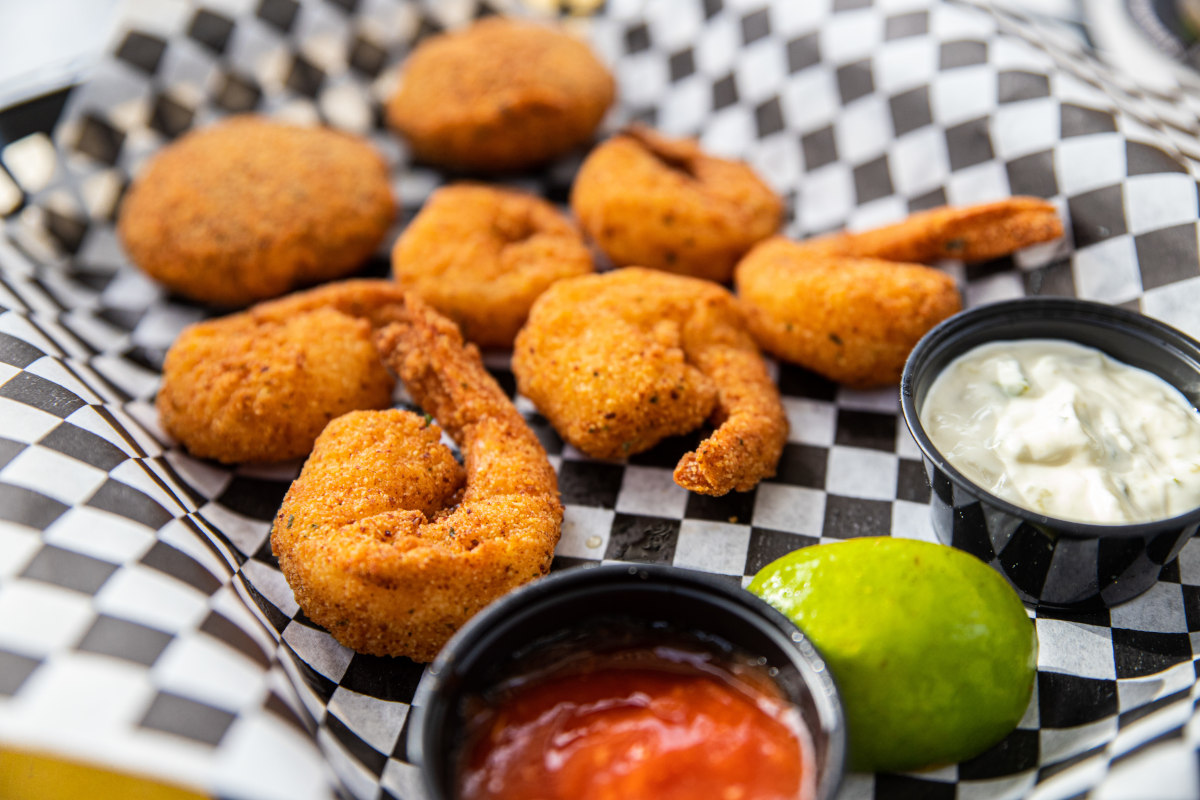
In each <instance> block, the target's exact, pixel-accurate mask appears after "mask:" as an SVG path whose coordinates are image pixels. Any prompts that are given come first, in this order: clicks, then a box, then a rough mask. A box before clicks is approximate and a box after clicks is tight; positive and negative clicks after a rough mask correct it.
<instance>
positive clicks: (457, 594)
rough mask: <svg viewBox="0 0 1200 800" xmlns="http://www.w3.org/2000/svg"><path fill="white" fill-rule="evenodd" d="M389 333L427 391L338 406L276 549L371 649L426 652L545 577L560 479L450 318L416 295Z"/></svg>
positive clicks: (292, 499) (334, 630)
mask: <svg viewBox="0 0 1200 800" xmlns="http://www.w3.org/2000/svg"><path fill="white" fill-rule="evenodd" d="M407 312H408V313H407V318H406V319H405V320H404V321H401V322H399V323H397V324H395V325H391V326H389V327H388V328H386V329H384V331H383V332H382V333H381V334H380V336H379V347H380V350H381V351H382V352H383V353H384V355H385V358H386V360H387V362H388V364H389V365H391V366H392V368H393V369H395V370H396V372H397V374H398V375H399V376H400V378H401V380H403V381H404V384H405V386H406V387H407V388H408V390H409V393H410V394H411V395H412V396H413V398H414V399H415V400H416V402H417V403H418V404H419V405H420V406H421V407H422V408H424V409H425V410H426V411H427V412H428V413H429V414H430V415H432V417H433V418H434V419H436V420H437V421H438V422H439V423H440V424H441V425H442V426H444V427H445V429H446V431H447V433H449V434H450V435H451V436H452V437H453V438H454V439H455V441H457V442H458V443H459V445H460V446H461V447H462V451H463V454H464V456H465V462H466V465H465V470H464V469H463V468H462V467H460V466H459V465H458V464H457V463H456V462H455V460H454V457H453V455H452V454H451V452H450V450H449V449H448V448H447V447H446V446H445V445H443V444H441V443H440V442H439V437H440V435H441V429H440V428H439V427H438V426H437V425H433V424H431V422H430V419H429V417H425V418H422V417H420V416H417V415H416V414H412V413H410V412H406V411H397V410H387V411H359V412H353V413H350V414H347V415H345V416H342V417H339V418H338V419H336V420H334V421H333V422H331V423H330V424H329V426H328V427H327V428H326V429H325V431H324V432H323V433H322V434H321V436H320V438H319V439H318V440H317V444H316V447H315V448H314V450H313V453H312V456H311V457H310V458H309V459H308V461H307V462H306V463H305V465H304V469H303V470H302V471H301V473H300V476H299V477H298V478H297V479H296V481H295V482H294V483H293V484H292V487H291V488H290V489H289V490H288V493H287V495H286V497H284V500H283V505H282V507H281V508H280V510H279V513H278V515H277V516H276V518H275V524H274V527H273V529H272V531H271V546H272V548H273V550H274V552H275V555H276V557H277V558H278V559H279V566H280V569H281V570H282V571H283V574H284V576H285V577H286V578H287V580H288V583H289V584H290V585H291V587H292V590H293V592H294V593H295V596H296V601H297V602H298V603H299V604H300V607H301V608H302V609H303V610H304V613H305V614H307V615H308V616H309V617H310V618H312V619H313V620H315V621H316V622H318V623H319V624H321V625H323V626H325V627H326V628H327V629H328V630H329V632H330V633H331V634H332V635H333V636H334V638H336V639H337V640H338V641H339V642H341V643H342V644H344V645H346V646H347V647H350V648H352V649H354V650H357V651H359V652H362V653H370V654H373V655H394V656H395V655H402V656H408V657H409V658H412V659H414V660H416V661H428V660H430V659H432V658H433V657H434V655H436V654H437V652H438V650H439V649H440V648H441V647H442V645H443V644H445V642H446V640H447V639H449V638H450V636H451V635H452V634H453V633H454V632H455V631H456V630H457V629H458V628H459V627H460V626H461V625H462V624H463V623H464V622H466V621H467V620H468V619H469V618H470V617H471V616H472V615H474V614H475V613H476V612H477V611H479V610H480V609H481V608H483V607H484V606H485V605H487V604H488V603H489V602H491V601H492V600H495V599H496V598H498V597H500V596H501V595H502V594H504V593H506V592H508V591H509V590H511V589H514V588H516V587H517V586H519V585H521V584H523V583H527V582H528V581H530V580H533V579H534V578H537V577H539V576H541V575H545V574H546V573H547V572H548V571H549V569H550V561H551V558H552V556H553V552H554V547H555V545H556V544H557V542H558V538H559V533H560V530H561V526H562V513H563V512H562V505H561V503H560V502H559V499H558V487H557V481H556V478H555V475H554V469H553V467H551V465H550V462H549V460H548V459H547V458H546V453H545V451H544V450H543V449H542V446H541V444H540V442H539V441H538V439H537V437H536V436H535V435H534V433H533V432H532V431H531V430H530V428H529V426H528V425H526V423H525V420H524V419H523V418H522V417H521V415H520V413H519V412H518V411H517V410H516V408H514V407H513V405H512V403H511V402H510V401H509V399H508V397H507V396H506V395H505V394H504V392H503V390H501V389H500V387H499V386H498V385H497V384H496V382H495V380H494V379H493V378H492V377H491V376H490V375H489V374H488V373H487V371H486V370H485V369H484V367H483V364H482V362H481V361H480V358H479V351H478V350H477V349H476V348H475V347H474V345H469V344H464V342H463V340H462V336H461V334H460V333H459V332H458V330H457V329H456V328H455V326H454V324H453V323H451V322H450V321H449V320H447V319H445V318H444V317H441V316H439V315H437V314H436V313H435V312H433V311H432V310H430V309H429V308H428V307H426V306H424V305H423V304H422V303H421V302H420V301H419V300H416V299H415V298H412V299H410V301H409V303H408V304H407Z"/></svg>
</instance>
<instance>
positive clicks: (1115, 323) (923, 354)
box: [900, 298, 1200, 610]
mask: <svg viewBox="0 0 1200 800" xmlns="http://www.w3.org/2000/svg"><path fill="white" fill-rule="evenodd" d="M1015 339H1065V340H1067V341H1071V342H1075V343H1078V344H1081V345H1086V346H1089V347H1094V348H1097V349H1098V350H1102V351H1103V352H1105V353H1107V354H1108V355H1109V356H1111V357H1112V358H1115V359H1117V360H1118V361H1122V362H1124V363H1126V364H1129V365H1130V366H1133V367H1139V368H1141V369H1144V370H1147V371H1149V372H1151V373H1153V374H1155V375H1157V376H1159V377H1160V378H1162V379H1163V380H1165V381H1166V382H1167V383H1169V384H1171V385H1172V386H1174V387H1175V388H1177V389H1179V390H1180V391H1181V392H1183V394H1184V396H1185V397H1187V399H1188V402H1190V403H1191V404H1192V406H1193V407H1200V344H1198V343H1197V342H1196V341H1195V340H1194V339H1192V338H1190V337H1189V336H1187V335H1186V334H1184V333H1182V332H1180V331H1178V330H1176V329H1174V328H1172V327H1170V326H1169V325H1166V324H1164V323H1162V322H1159V321H1157V320H1154V319H1151V318H1149V317H1146V316H1144V315H1142V314H1138V313H1135V312H1132V311H1127V310H1125V309H1122V308H1117V307H1114V306H1108V305H1104V304H1101V303H1093V302H1088V301H1084V300H1074V299H1068V298H1025V299H1021V300H1012V301H1006V302H1002V303H994V304H991V305H985V306H979V307H976V308H973V309H970V310H968V311H964V312H962V313H960V314H957V315H955V316H953V317H950V318H949V319H947V320H946V321H945V322H943V323H941V324H940V325H938V326H937V327H935V328H934V329H933V330H931V331H929V333H927V334H926V335H925V336H924V338H922V339H921V341H920V342H918V343H917V346H916V347H915V348H913V351H912V353H911V354H910V355H909V357H908V362H907V363H906V364H905V366H904V374H903V376H902V378H901V382H900V406H901V409H902V411H903V414H904V421H905V423H906V424H907V425H908V429H909V431H911V432H912V435H913V438H914V439H916V441H917V446H918V447H920V449H921V452H922V454H923V460H924V463H925V470H926V473H927V474H928V477H929V482H930V486H931V487H932V498H931V501H930V504H931V510H932V514H933V528H934V531H935V532H936V533H937V535H938V538H939V539H940V540H941V541H942V542H944V543H946V544H951V545H953V546H955V547H958V548H961V549H963V550H966V551H967V552H969V553H974V554H975V555H976V556H978V557H979V558H981V559H983V560H984V561H986V562H988V563H989V564H991V565H992V566H993V567H994V568H996V569H997V570H999V572H1000V573H1001V574H1002V575H1004V577H1006V578H1007V579H1008V581H1009V582H1010V583H1011V584H1012V585H1013V587H1014V588H1015V589H1016V590H1017V592H1018V594H1019V595H1020V596H1021V599H1022V600H1024V601H1025V602H1026V603H1027V604H1030V605H1036V606H1045V607H1053V608H1069V609H1078V610H1085V609H1095V608H1106V607H1109V606H1113V605H1116V604H1118V603H1123V602H1125V601H1126V600H1129V599H1132V598H1133V597H1136V596H1137V595H1139V594H1141V593H1142V592H1144V591H1146V590H1147V589H1149V588H1150V587H1151V586H1153V585H1154V583H1155V581H1157V580H1158V577H1159V575H1160V573H1161V572H1162V569H1163V567H1164V566H1165V565H1166V564H1169V563H1170V562H1171V561H1172V560H1173V559H1174V558H1175V557H1176V556H1178V555H1179V551H1180V550H1182V549H1183V546H1184V545H1185V544H1187V540H1188V539H1190V538H1191V537H1192V535H1193V534H1194V533H1196V531H1197V529H1198V528H1200V508H1196V509H1193V510H1191V511H1188V512H1186V513H1184V514H1180V515H1178V516H1175V517H1172V518H1169V519H1162V520H1155V521H1153V522H1137V523H1123V524H1114V525H1101V524H1094V523H1086V522H1075V521H1069V520H1062V519H1056V518H1053V517H1049V516H1046V515H1044V514H1040V513H1038V512H1036V511H1030V510H1028V509H1025V508H1021V507H1019V506H1016V505H1014V504H1012V503H1010V502H1008V501H1007V500H1003V499H1001V498H999V497H996V496H995V495H992V494H991V493H989V492H987V491H986V490H984V489H982V488H980V487H979V486H977V485H976V484H975V483H973V482H972V481H971V480H970V479H969V478H967V477H965V476H964V475H963V474H962V473H961V472H959V471H958V470H957V469H955V468H954V466H953V465H952V464H950V463H949V462H948V461H947V460H946V459H945V458H944V457H943V456H942V454H941V453H939V452H938V450H937V448H936V447H934V445H933V442H931V441H930V439H929V436H928V434H926V432H925V429H924V428H923V427H922V425H921V420H920V418H919V413H920V410H921V405H922V404H923V403H924V402H925V396H926V394H927V393H928V390H929V387H930V385H931V384H932V383H933V381H934V379H935V378H936V377H937V376H938V374H939V373H940V372H941V371H942V370H943V369H945V367H946V366H947V365H948V364H949V363H950V362H951V361H952V360H954V359H955V358H957V357H958V356H960V355H962V354H964V353H966V352H967V351H968V350H970V349H971V348H973V347H975V346H977V345H981V344H985V343H987V342H994V341H1001V340H1015Z"/></svg>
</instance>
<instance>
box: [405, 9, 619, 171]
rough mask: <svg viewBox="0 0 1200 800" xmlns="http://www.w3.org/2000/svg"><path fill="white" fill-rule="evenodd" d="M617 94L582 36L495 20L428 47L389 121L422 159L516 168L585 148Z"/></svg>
mask: <svg viewBox="0 0 1200 800" xmlns="http://www.w3.org/2000/svg"><path fill="white" fill-rule="evenodd" d="M614 92H615V89H614V84H613V79H612V75H610V74H609V71H608V69H607V68H606V67H605V66H604V65H603V64H602V63H601V62H600V61H599V59H597V58H596V56H595V55H594V54H593V53H592V51H591V50H590V49H589V48H588V46H587V45H586V44H584V43H583V42H581V41H579V40H578V39H576V38H575V37H573V36H571V35H569V34H567V33H564V32H563V31H561V30H558V29H556V28H552V27H549V26H546V25H540V24H535V23H531V22H519V21H516V20H509V19H503V18H499V17H489V18H486V19H484V20H481V21H479V22H476V23H475V24H474V25H472V26H470V27H469V28H466V29H464V30H461V31H456V32H452V33H446V34H442V35H440V36H435V37H432V38H430V39H428V40H426V41H424V42H422V43H421V44H420V45H419V46H418V47H417V49H416V50H415V51H413V53H412V55H411V56H409V58H408V61H407V62H406V63H405V64H404V67H403V71H402V73H401V76H400V85H399V87H398V89H397V91H396V92H395V94H393V95H392V97H391V98H390V99H389V100H388V104H387V119H388V123H389V124H390V125H391V126H392V127H393V128H395V129H396V130H397V131H399V133H400V134H401V135H402V136H404V138H405V139H406V140H407V141H408V144H409V146H410V147H411V148H412V150H413V152H414V153H415V154H416V156H417V157H418V158H420V159H422V160H424V161H428V162H430V163H433V164H438V165H441V166H446V167H450V168H452V169H459V170H484V171H503V170H516V169H522V168H525V167H529V166H533V165H535V164H539V163H542V162H544V161H548V160H550V159H552V158H554V157H556V156H559V155H562V154H563V153H565V152H567V151H568V150H570V149H572V148H573V147H576V146H578V145H581V144H583V143H584V142H586V141H587V140H588V139H589V138H591V136H592V133H593V131H595V129H596V126H597V125H599V124H600V120H601V119H603V117H604V113H605V112H606V111H607V110H608V107H609V106H610V105H612V101H613V95H614Z"/></svg>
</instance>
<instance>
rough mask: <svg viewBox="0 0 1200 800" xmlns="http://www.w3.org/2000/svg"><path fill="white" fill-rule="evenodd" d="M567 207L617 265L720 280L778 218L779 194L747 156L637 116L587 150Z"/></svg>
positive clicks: (776, 225)
mask: <svg viewBox="0 0 1200 800" xmlns="http://www.w3.org/2000/svg"><path fill="white" fill-rule="evenodd" d="M571 210H572V211H574V212H575V216H576V217H577V218H578V219H579V224H580V225H581V226H582V227H583V230H584V232H585V233H587V234H588V236H590V237H591V238H592V239H593V240H594V241H595V243H596V245H597V246H598V247H599V248H600V249H601V250H603V251H604V254H605V255H607V256H608V257H609V259H611V260H612V262H613V263H614V264H615V265H616V266H618V267H623V266H640V267H652V268H653V269H659V270H664V271H666V272H675V273H678V274H681V275H690V276H692V277H694V278H707V279H708V280H713V281H717V282H720V283H724V282H726V281H728V280H729V278H730V276H732V275H733V268H734V266H735V265H736V264H737V262H738V259H739V258H741V257H742V256H743V255H745V253H746V252H747V251H748V250H749V249H750V248H751V247H752V246H754V244H755V243H757V242H759V241H760V240H762V239H765V238H766V237H768V236H770V235H771V234H773V233H775V231H777V230H778V229H779V226H780V224H781V223H782V220H783V201H782V200H780V199H779V196H778V195H776V194H775V192H773V191H772V190H771V188H770V187H768V186H767V185H766V184H765V183H763V181H762V179H761V178H759V177H758V175H756V174H755V172H754V170H752V169H751V168H750V167H749V166H747V165H746V164H743V163H741V162H739V161H731V160H729V159H724V158H718V157H716V156H712V155H709V154H708V153H705V152H704V151H703V150H701V149H700V146H699V145H698V144H697V143H696V142H695V141H694V140H691V139H671V138H668V137H665V136H662V135H660V134H658V133H656V132H654V131H652V130H650V129H649V128H646V127H643V126H632V127H630V128H627V129H626V130H625V131H623V132H622V133H620V134H618V135H617V136H614V137H613V138H611V139H609V140H608V141H607V142H605V143H604V144H602V145H600V146H599V147H597V148H596V149H595V150H593V151H592V152H591V153H590V154H589V155H588V157H587V159H586V160H585V161H584V162H583V165H582V166H580V168H579V174H578V175H577V176H576V177H575V184H574V186H572V187H571Z"/></svg>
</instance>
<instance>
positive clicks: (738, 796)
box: [458, 647, 813, 800]
mask: <svg viewBox="0 0 1200 800" xmlns="http://www.w3.org/2000/svg"><path fill="white" fill-rule="evenodd" d="M758 673H760V674H757V675H756V674H754V673H753V671H752V670H749V669H747V668H746V667H745V666H744V665H743V666H740V667H739V668H738V669H737V670H727V669H725V668H724V667H720V666H718V665H717V664H716V663H714V662H713V660H712V659H711V657H708V656H700V655H698V654H696V653H690V652H684V651H679V650H675V649H673V648H664V647H656V648H652V649H650V648H648V649H645V650H640V651H637V652H634V653H631V652H629V651H626V652H623V653H621V654H620V655H619V656H617V657H615V658H614V657H612V656H611V655H609V656H607V657H605V658H603V659H594V660H589V661H587V662H585V663H583V664H573V665H571V666H570V667H569V668H564V669H559V670H554V669H552V670H550V671H548V672H543V673H542V674H540V675H538V676H537V677H536V678H532V679H529V680H527V681H524V682H522V683H520V684H518V685H514V686H512V687H511V688H509V689H507V690H506V691H505V692H504V693H503V696H502V697H501V698H500V699H499V702H495V703H491V704H489V707H488V708H486V709H484V710H483V711H481V712H480V713H478V714H476V715H474V717H473V719H472V721H471V724H470V725H469V730H468V734H467V741H468V744H467V747H466V750H465V752H464V756H463V762H462V769H461V770H460V773H459V782H458V797H459V800H534V799H535V798H536V799H537V800H560V799H561V800H676V799H678V800H696V798H714V800H797V798H808V797H811V796H812V791H813V790H812V769H811V768H810V763H811V755H810V752H811V746H810V745H809V744H808V741H809V740H808V736H807V732H806V731H804V730H803V728H802V726H801V723H800V720H799V714H798V713H797V712H796V711H795V710H794V709H792V707H791V706H790V705H789V704H788V702H787V701H786V700H785V699H784V698H783V697H782V695H781V694H780V692H779V689H778V688H777V687H776V686H775V684H774V682H773V681H771V680H770V679H769V678H767V677H766V676H765V674H761V670H758Z"/></svg>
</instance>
